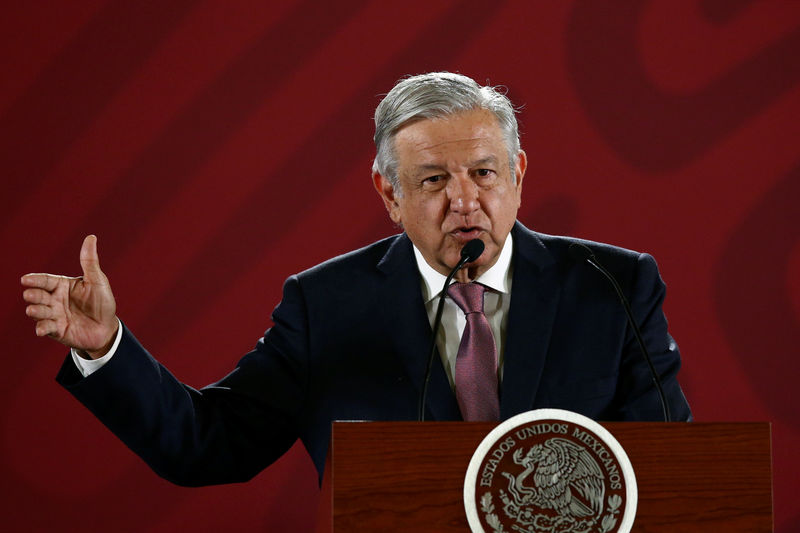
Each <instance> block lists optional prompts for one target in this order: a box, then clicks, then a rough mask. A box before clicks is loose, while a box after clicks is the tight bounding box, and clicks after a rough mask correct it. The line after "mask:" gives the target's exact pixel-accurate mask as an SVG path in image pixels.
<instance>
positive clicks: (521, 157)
mask: <svg viewBox="0 0 800 533" xmlns="http://www.w3.org/2000/svg"><path fill="white" fill-rule="evenodd" d="M527 168H528V156H527V155H526V154H525V152H524V151H523V150H520V151H519V154H518V155H517V164H516V165H514V177H515V178H516V182H515V187H516V189H517V203H518V204H521V203H522V179H523V178H524V177H525V170H526V169H527ZM517 207H519V205H518V206H517Z"/></svg>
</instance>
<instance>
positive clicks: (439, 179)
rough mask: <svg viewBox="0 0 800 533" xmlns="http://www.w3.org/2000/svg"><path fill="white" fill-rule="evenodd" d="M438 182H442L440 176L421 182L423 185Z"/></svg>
mask: <svg viewBox="0 0 800 533" xmlns="http://www.w3.org/2000/svg"><path fill="white" fill-rule="evenodd" d="M440 181H442V177H441V176H430V177H428V178H425V179H424V180H422V182H423V183H439V182H440Z"/></svg>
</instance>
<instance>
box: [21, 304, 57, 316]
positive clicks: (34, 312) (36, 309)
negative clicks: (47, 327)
mask: <svg viewBox="0 0 800 533" xmlns="http://www.w3.org/2000/svg"><path fill="white" fill-rule="evenodd" d="M25 314H26V315H28V316H29V317H31V318H32V319H34V320H53V319H54V318H55V317H56V312H55V311H54V310H53V308H52V307H50V306H48V305H29V306H28V307H26V308H25Z"/></svg>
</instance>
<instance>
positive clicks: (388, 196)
mask: <svg viewBox="0 0 800 533" xmlns="http://www.w3.org/2000/svg"><path fill="white" fill-rule="evenodd" d="M372 184H373V185H374V186H375V190H376V191H378V195H379V196H380V197H381V199H382V200H383V205H385V206H386V210H387V211H388V212H389V218H391V219H392V222H394V223H395V224H399V225H402V223H403V221H402V217H401V216H400V205H399V204H398V203H397V197H398V195H397V191H395V188H394V186H393V185H392V182H390V181H389V179H388V178H386V177H385V176H383V175H382V174H380V173H378V172H373V173H372Z"/></svg>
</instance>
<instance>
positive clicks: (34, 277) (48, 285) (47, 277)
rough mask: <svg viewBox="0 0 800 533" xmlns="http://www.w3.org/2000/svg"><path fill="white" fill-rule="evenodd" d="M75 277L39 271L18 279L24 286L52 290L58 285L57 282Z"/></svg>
mask: <svg viewBox="0 0 800 533" xmlns="http://www.w3.org/2000/svg"><path fill="white" fill-rule="evenodd" d="M73 279H77V278H72V277H69V276H56V275H55V274H41V273H34V274H25V275H24V276H22V279H20V283H22V285H23V286H25V287H35V288H37V289H43V290H45V291H47V292H53V291H54V290H56V288H57V287H58V285H59V283H62V282H63V281H70V280H73Z"/></svg>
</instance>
